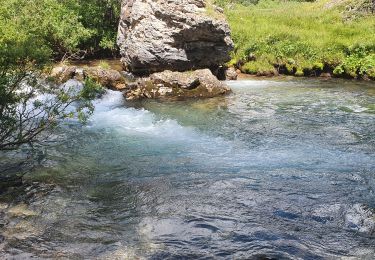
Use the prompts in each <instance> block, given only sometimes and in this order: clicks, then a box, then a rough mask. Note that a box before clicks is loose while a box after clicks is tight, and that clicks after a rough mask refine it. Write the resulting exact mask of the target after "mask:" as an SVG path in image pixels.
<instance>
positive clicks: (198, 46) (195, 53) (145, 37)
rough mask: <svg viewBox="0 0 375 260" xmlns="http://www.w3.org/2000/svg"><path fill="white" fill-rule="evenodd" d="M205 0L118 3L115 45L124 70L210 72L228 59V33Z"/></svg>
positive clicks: (218, 12) (217, 10)
mask: <svg viewBox="0 0 375 260" xmlns="http://www.w3.org/2000/svg"><path fill="white" fill-rule="evenodd" d="M221 11H222V10H220V8H216V7H215V6H213V5H211V4H210V3H209V2H208V1H205V0H159V1H154V0H123V1H122V10H121V19H120V23H119V32H118V45H119V47H120V53H121V56H122V62H123V65H124V67H125V68H126V69H127V70H130V71H132V72H134V73H138V74H149V73H153V72H159V71H163V70H173V71H186V70H191V69H199V68H210V69H212V70H213V71H214V70H215V69H217V67H219V66H220V65H222V64H224V63H225V62H227V61H228V60H229V59H230V56H229V53H230V51H231V50H232V49H233V42H232V40H231V37H230V29H229V26H228V23H227V22H226V20H225V18H224V15H223V14H222V13H221Z"/></svg>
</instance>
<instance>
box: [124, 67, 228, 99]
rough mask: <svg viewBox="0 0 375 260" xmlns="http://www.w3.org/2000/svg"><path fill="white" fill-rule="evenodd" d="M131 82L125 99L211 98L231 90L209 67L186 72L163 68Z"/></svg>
mask: <svg viewBox="0 0 375 260" xmlns="http://www.w3.org/2000/svg"><path fill="white" fill-rule="evenodd" d="M132 84H133V85H132V86H133V87H132V89H131V90H130V91H128V92H126V93H125V97H126V99H127V100H140V99H177V100H181V99H187V98H211V97H215V96H220V95H224V94H227V93H229V92H230V91H231V90H230V88H229V87H227V86H226V85H225V84H224V83H222V82H221V81H219V80H218V79H217V78H216V77H215V76H214V75H213V74H212V73H211V71H210V70H209V69H203V70H196V71H188V72H172V71H169V70H165V71H163V72H159V73H154V74H152V75H150V76H149V77H147V78H142V79H139V80H138V81H137V82H136V84H134V83H132ZM134 86H136V87H134ZM130 88H131V87H130V86H128V89H130Z"/></svg>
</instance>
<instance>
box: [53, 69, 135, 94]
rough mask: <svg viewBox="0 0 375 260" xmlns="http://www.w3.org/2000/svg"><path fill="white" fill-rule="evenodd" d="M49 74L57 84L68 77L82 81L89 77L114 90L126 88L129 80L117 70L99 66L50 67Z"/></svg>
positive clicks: (68, 78) (63, 81)
mask: <svg viewBox="0 0 375 260" xmlns="http://www.w3.org/2000/svg"><path fill="white" fill-rule="evenodd" d="M50 76H51V77H52V78H54V79H55V81H56V82H57V83H59V84H62V83H65V82H67V81H68V80H70V79H76V80H78V81H80V82H83V81H84V80H85V79H86V78H88V77H89V78H91V79H93V80H94V81H95V82H97V83H99V84H100V85H102V86H103V87H106V88H110V89H116V90H124V89H125V88H126V85H125V83H126V82H128V81H129V80H128V79H127V78H126V77H125V76H124V75H122V74H121V73H120V72H119V71H117V70H114V69H103V68H101V67H88V68H82V67H76V66H59V67H55V68H53V69H52V71H51V73H50Z"/></svg>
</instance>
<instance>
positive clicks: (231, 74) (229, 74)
mask: <svg viewBox="0 0 375 260" xmlns="http://www.w3.org/2000/svg"><path fill="white" fill-rule="evenodd" d="M237 77H238V74H237V71H236V69H235V68H233V67H230V68H228V69H227V70H226V71H225V78H226V80H237Z"/></svg>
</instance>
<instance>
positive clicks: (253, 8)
mask: <svg viewBox="0 0 375 260" xmlns="http://www.w3.org/2000/svg"><path fill="white" fill-rule="evenodd" d="M348 1H350V0H348ZM346 4H347V3H344V4H341V5H340V6H333V7H332V6H331V7H330V8H327V1H325V0H322V1H318V2H313V3H311V2H285V1H283V2H278V1H267V0H266V1H262V0H261V1H260V2H259V3H258V4H257V5H248V6H243V5H239V4H231V5H230V6H228V5H227V7H226V8H225V14H226V16H227V19H228V21H229V23H230V26H231V29H232V37H233V40H234V42H235V45H236V47H235V50H234V52H233V55H232V57H233V59H232V61H231V62H230V64H229V65H232V66H235V67H237V68H239V69H241V70H242V71H243V72H245V73H251V74H261V75H264V74H267V71H268V72H269V74H274V71H275V70H276V72H279V73H284V74H290V75H299V76H301V75H305V76H309V75H318V74H320V73H322V72H330V73H333V74H334V75H336V76H343V77H356V78H361V77H362V78H375V15H371V14H368V15H361V16H360V17H356V18H355V19H345V17H346V16H347V15H346V14H345V5H346Z"/></svg>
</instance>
